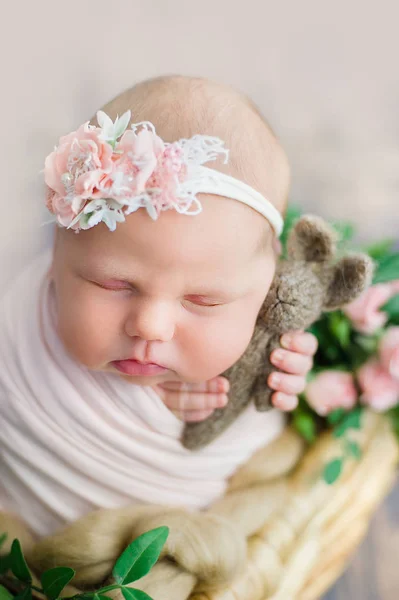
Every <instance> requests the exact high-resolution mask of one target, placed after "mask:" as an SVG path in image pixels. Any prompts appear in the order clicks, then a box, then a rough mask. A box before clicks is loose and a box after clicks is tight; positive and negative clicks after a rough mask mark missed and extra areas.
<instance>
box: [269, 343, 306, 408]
mask: <svg viewBox="0 0 399 600" xmlns="http://www.w3.org/2000/svg"><path fill="white" fill-rule="evenodd" d="M280 343H281V345H282V347H283V348H285V350H283V348H277V349H276V350H273V352H272V353H271V355H270V361H271V363H272V364H273V365H274V366H275V367H278V368H279V369H280V370H281V371H284V372H283V373H279V372H273V373H271V374H270V375H269V378H268V380H267V383H268V385H269V387H271V388H272V389H273V390H276V392H275V393H274V394H273V395H272V403H273V405H274V406H275V407H276V408H279V409H280V410H284V411H290V410H294V408H296V407H297V406H298V398H297V394H300V393H301V392H303V391H304V389H305V386H306V375H307V374H308V373H309V371H310V370H311V368H312V366H313V356H314V354H315V353H316V350H317V338H316V337H315V336H314V335H312V334H311V333H305V332H303V331H292V332H289V333H285V334H284V335H283V336H282V337H281V339H280Z"/></svg>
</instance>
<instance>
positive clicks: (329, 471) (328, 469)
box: [323, 458, 344, 485]
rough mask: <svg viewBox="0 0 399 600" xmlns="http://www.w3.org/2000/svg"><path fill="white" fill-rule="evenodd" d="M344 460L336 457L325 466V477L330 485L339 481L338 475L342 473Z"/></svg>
mask: <svg viewBox="0 0 399 600" xmlns="http://www.w3.org/2000/svg"><path fill="white" fill-rule="evenodd" d="M343 462H344V461H343V459H342V458H335V459H334V460H332V461H330V462H329V463H327V464H326V466H325V467H324V471H323V479H324V481H325V482H326V483H328V485H331V484H333V483H334V482H335V481H337V479H338V477H339V476H340V475H341V471H342V466H343Z"/></svg>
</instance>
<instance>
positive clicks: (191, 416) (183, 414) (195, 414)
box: [172, 410, 213, 423]
mask: <svg viewBox="0 0 399 600" xmlns="http://www.w3.org/2000/svg"><path fill="white" fill-rule="evenodd" d="M172 412H173V414H174V415H175V416H176V417H177V418H178V419H180V421H185V422H186V423H195V422H196V421H204V420H205V419H207V418H208V417H209V416H210V415H211V414H212V413H213V410H186V411H174V410H173V411H172Z"/></svg>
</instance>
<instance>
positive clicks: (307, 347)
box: [153, 331, 317, 422]
mask: <svg viewBox="0 0 399 600" xmlns="http://www.w3.org/2000/svg"><path fill="white" fill-rule="evenodd" d="M281 345H282V346H283V348H285V350H283V349H282V348H278V349H277V350H274V351H273V352H272V354H271V356H270V360H271V362H272V363H273V365H275V366H276V367H278V368H279V369H280V370H281V371H283V373H277V372H275V373H272V374H271V375H270V376H269V379H268V385H269V386H270V387H271V388H272V389H273V390H276V392H275V393H274V394H273V395H272V403H273V405H274V406H275V407H276V408H279V409H280V410H284V411H289V410H294V408H296V406H297V404H298V398H297V394H300V393H301V392H303V390H304V389H305V385H306V375H307V373H308V372H309V371H310V369H311V368H312V365H313V355H314V354H315V352H316V350H317V339H316V338H315V337H314V335H312V334H310V333H304V332H302V331H294V332H290V333H286V334H285V335H283V336H282V338H281ZM280 356H281V357H280ZM276 376H277V377H278V378H279V380H278V381H275V379H274V378H275V377H276ZM229 388H230V384H229V381H228V380H227V379H226V378H225V377H221V376H220V375H219V376H218V377H214V378H213V379H210V380H209V381H206V382H205V383H184V382H181V381H166V382H165V383H159V384H157V385H154V386H153V389H154V390H155V391H156V392H157V394H159V396H160V397H161V399H162V401H163V403H164V404H165V405H166V406H167V407H168V408H169V409H170V410H171V411H172V412H173V413H174V414H175V415H176V417H178V418H179V419H181V420H182V421H186V422H194V421H203V420H204V419H206V418H207V417H209V416H210V415H211V414H212V413H213V411H214V410H215V409H216V408H221V407H223V406H226V404H227V402H228V395H227V393H228V391H229Z"/></svg>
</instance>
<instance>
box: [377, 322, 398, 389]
mask: <svg viewBox="0 0 399 600" xmlns="http://www.w3.org/2000/svg"><path fill="white" fill-rule="evenodd" d="M379 354H380V360H381V364H382V365H383V367H384V369H385V370H386V371H387V372H388V373H389V374H390V375H391V377H393V378H394V379H396V380H397V381H398V382H399V327H390V328H389V329H388V330H387V332H386V333H385V335H384V337H383V338H382V340H381V343H380V348H379Z"/></svg>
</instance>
